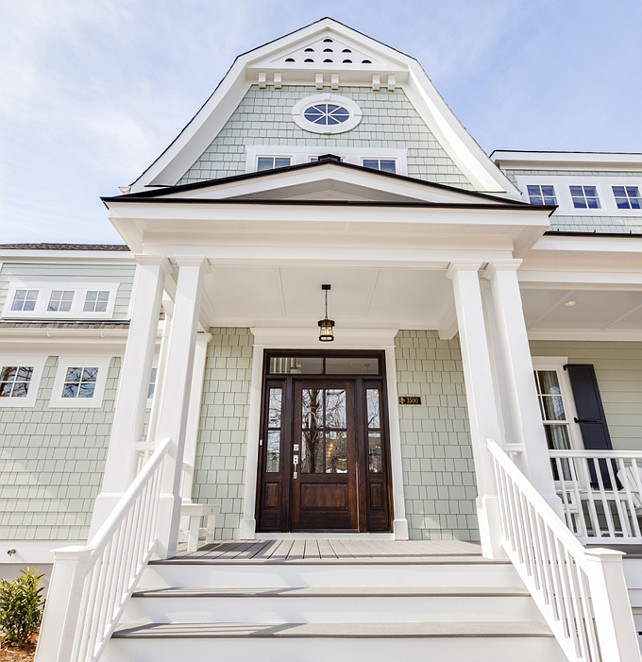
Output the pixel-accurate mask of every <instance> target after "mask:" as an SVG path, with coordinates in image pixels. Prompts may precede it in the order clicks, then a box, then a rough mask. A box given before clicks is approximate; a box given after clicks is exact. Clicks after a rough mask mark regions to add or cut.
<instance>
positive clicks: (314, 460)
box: [301, 429, 323, 474]
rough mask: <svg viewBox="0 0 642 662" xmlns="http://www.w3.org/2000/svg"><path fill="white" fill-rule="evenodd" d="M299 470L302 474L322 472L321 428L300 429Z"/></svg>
mask: <svg viewBox="0 0 642 662" xmlns="http://www.w3.org/2000/svg"><path fill="white" fill-rule="evenodd" d="M301 472H302V473H304V474H322V473H323V432H322V431H321V430H318V429H315V430H302V431H301Z"/></svg>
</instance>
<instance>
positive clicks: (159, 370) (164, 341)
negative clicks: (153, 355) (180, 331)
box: [147, 299, 174, 442]
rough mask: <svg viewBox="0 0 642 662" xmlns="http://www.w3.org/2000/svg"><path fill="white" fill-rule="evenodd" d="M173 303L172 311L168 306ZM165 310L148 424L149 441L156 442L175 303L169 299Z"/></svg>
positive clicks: (165, 304) (165, 303)
mask: <svg viewBox="0 0 642 662" xmlns="http://www.w3.org/2000/svg"><path fill="white" fill-rule="evenodd" d="M169 303H171V311H170V310H168V308H169V307H170V306H169V305H168V304H169ZM163 310H164V312H165V318H164V319H163V333H162V336H161V342H160V350H159V352H158V363H157V364H156V384H155V386H154V397H153V398H152V406H151V409H150V412H149V423H148V424H147V441H152V442H153V441H156V421H157V420H158V404H159V402H160V401H161V393H162V392H163V377H164V375H165V366H166V365H167V347H168V345H169V337H170V335H171V333H172V312H173V310H174V302H173V301H168V300H167V299H165V300H164V302H163Z"/></svg>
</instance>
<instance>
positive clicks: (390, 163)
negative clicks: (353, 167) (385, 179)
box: [363, 159, 397, 173]
mask: <svg viewBox="0 0 642 662" xmlns="http://www.w3.org/2000/svg"><path fill="white" fill-rule="evenodd" d="M363 167H364V168H372V169H373V170H381V171H383V172H392V173H395V172H397V163H396V161H395V160H394V159H363Z"/></svg>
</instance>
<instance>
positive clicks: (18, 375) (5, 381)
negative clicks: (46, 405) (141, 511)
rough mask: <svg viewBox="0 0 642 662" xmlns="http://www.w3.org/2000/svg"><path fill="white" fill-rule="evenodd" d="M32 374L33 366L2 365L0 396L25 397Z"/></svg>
mask: <svg viewBox="0 0 642 662" xmlns="http://www.w3.org/2000/svg"><path fill="white" fill-rule="evenodd" d="M32 375H33V366H22V365H12V366H2V372H0V398H26V397H27V393H28V392H29V385H30V384H31V377H32Z"/></svg>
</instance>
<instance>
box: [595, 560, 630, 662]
mask: <svg viewBox="0 0 642 662" xmlns="http://www.w3.org/2000/svg"><path fill="white" fill-rule="evenodd" d="M622 556H623V554H622V552H617V551H615V550H611V549H593V550H586V552H585V560H586V573H587V576H588V581H589V586H590V593H591V599H592V605H593V613H594V617H595V629H596V630H597V636H598V638H599V645H600V651H601V653H602V659H604V660H612V661H613V662H640V660H641V659H642V658H641V657H640V647H639V644H638V640H637V632H636V630H635V623H634V622H633V611H632V609H631V602H630V600H629V593H628V589H627V587H626V581H625V579H624V571H623V569H622Z"/></svg>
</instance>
